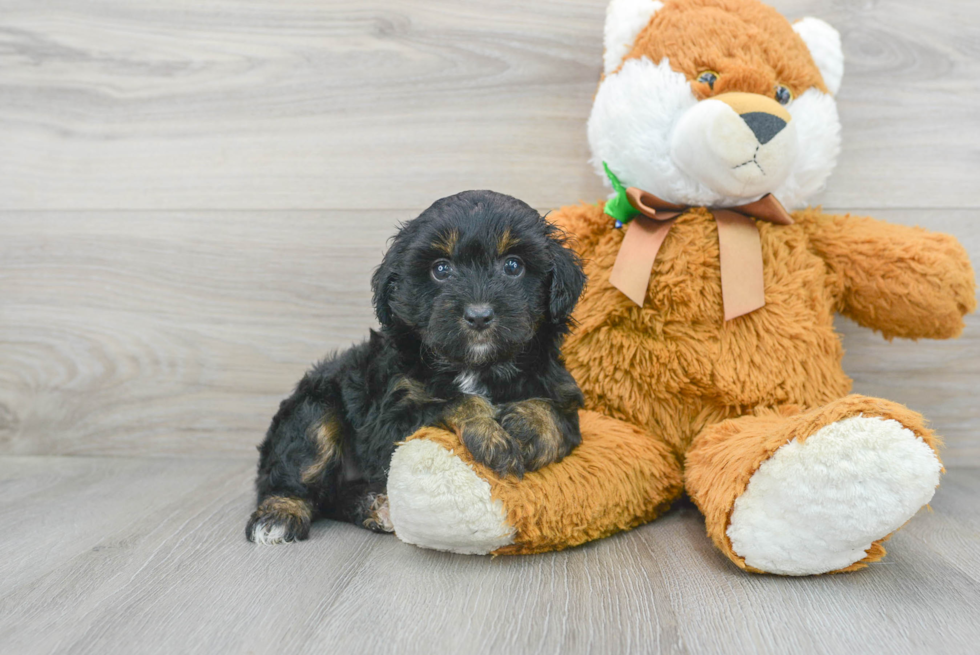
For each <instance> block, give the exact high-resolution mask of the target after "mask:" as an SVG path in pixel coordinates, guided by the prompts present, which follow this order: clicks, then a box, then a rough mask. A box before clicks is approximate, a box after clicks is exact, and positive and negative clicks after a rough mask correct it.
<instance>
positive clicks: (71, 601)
mask: <svg viewBox="0 0 980 655" xmlns="http://www.w3.org/2000/svg"><path fill="white" fill-rule="evenodd" d="M250 474H251V467H250V466H249V465H247V464H246V463H244V462H242V461H236V460H231V461H229V460H219V459H210V460H197V461H185V460H174V459H152V460H146V459H138V458H127V459H102V458H77V457H75V458H60V457H43V458H0V485H3V488H4V489H7V488H15V489H16V492H15V493H13V494H10V495H8V494H2V495H0V517H2V518H3V520H4V525H5V526H11V527H13V528H14V530H8V531H5V533H4V536H3V537H2V538H0V555H2V557H0V575H2V576H3V578H4V581H3V583H2V587H0V648H2V650H3V652H4V653H41V652H65V653H100V654H105V655H108V654H113V653H134V652H139V653H147V654H149V653H176V652H180V653H209V654H212V655H216V654H220V653H241V652H252V653H257V654H258V653H282V652H295V653H306V652H310V653H313V652H324V651H327V652H344V653H394V652H398V653H439V652H468V653H474V655H478V654H483V653H499V652H513V653H556V654H557V653H571V654H574V653H585V652H619V653H641V652H660V653H739V654H741V653H747V652H772V653H777V652H778V653H855V652H860V653H922V652H945V653H967V652H972V651H971V649H973V648H974V647H975V644H976V640H977V639H978V638H980V626H978V624H977V623H976V620H975V608H976V607H977V603H980V548H978V546H980V505H978V504H977V502H976V497H977V496H976V494H977V492H978V491H980V474H978V472H977V470H974V469H952V470H950V472H949V473H948V474H947V475H946V477H945V480H944V484H943V486H942V487H941V488H940V490H939V492H938V493H937V495H936V498H935V500H934V502H933V504H932V510H933V511H932V512H922V513H921V514H920V515H919V516H917V517H916V518H915V519H914V520H913V521H911V522H910V523H909V524H908V526H906V528H905V529H903V530H902V531H901V532H899V533H898V535H897V536H896V537H895V538H893V539H892V540H891V541H890V542H889V550H890V554H889V556H888V558H886V560H885V561H883V562H881V563H879V564H877V565H874V566H873V567H871V568H870V569H868V570H865V571H863V572H859V573H856V574H850V575H839V576H825V577H819V578H803V579H793V578H780V577H776V576H756V575H750V574H746V573H743V572H741V571H739V570H738V569H736V568H735V567H734V566H732V565H730V564H729V563H728V562H727V560H725V559H724V558H723V557H722V556H721V555H720V554H719V553H718V552H717V551H716V550H715V549H714V548H713V546H712V545H711V544H710V542H709V541H708V539H707V537H706V536H705V534H704V526H703V522H702V519H701V518H700V516H699V515H698V513H697V511H696V510H695V509H694V508H693V506H691V505H690V504H688V503H681V504H680V505H679V506H678V507H677V508H675V509H674V510H673V511H672V512H671V513H669V514H668V515H667V516H665V517H664V518H662V519H661V520H658V521H655V522H654V523H652V524H650V525H648V526H644V527H642V528H640V529H637V530H635V531H633V532H631V533H628V534H624V535H620V536H617V537H613V538H610V539H606V540H603V541H600V542H597V543H594V544H591V545H588V546H586V547H582V548H577V549H573V550H571V551H566V552H562V553H551V554H546V555H540V556H530V557H517V558H508V557H501V558H496V559H491V558H483V557H465V556H455V555H448V554H443V553H434V552H430V551H423V550H419V549H416V548H414V547H412V546H408V545H405V544H402V543H401V542H399V541H397V540H396V539H394V538H392V537H389V536H379V535H374V534H372V533H369V532H367V531H364V530H359V529H356V528H353V527H351V526H347V525H341V524H336V523H331V522H323V523H318V524H315V527H314V530H313V535H312V537H311V539H310V540H309V541H307V542H304V543H302V544H297V545H293V546H284V547H255V546H252V545H251V544H248V543H247V542H246V541H245V540H244V537H243V536H242V526H243V524H244V520H245V517H246V516H247V514H248V511H249V509H250V505H251V488H250ZM126 496H128V497H129V498H128V499H125V500H124V499H123V497H126ZM141 501H142V502H143V503H145V506H144V507H140V506H139V504H140V502H141ZM73 514H74V516H76V517H79V518H78V520H72V518H71V517H72V515H73ZM11 521H12V523H11ZM21 532H22V533H24V534H23V536H21V535H18V534H17V533H21ZM39 554H43V555H39ZM9 576H13V577H12V578H11V577H9Z"/></svg>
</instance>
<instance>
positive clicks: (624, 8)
mask: <svg viewBox="0 0 980 655" xmlns="http://www.w3.org/2000/svg"><path fill="white" fill-rule="evenodd" d="M663 6H664V3H662V2H660V1H659V0H612V1H611V2H610V3H609V6H608V7H607V8H606V27H605V30H604V36H603V45H604V46H605V48H606V52H605V53H604V54H603V55H602V62H603V73H604V74H605V75H609V74H610V73H612V72H613V71H614V70H616V69H617V68H619V65H620V64H621V63H623V58H625V57H626V55H628V54H629V53H630V50H632V49H633V42H634V41H636V37H637V35H639V33H640V32H642V31H643V28H644V27H646V26H647V25H648V24H649V23H650V19H651V18H653V15H654V14H655V13H657V10H658V9H660V8H661V7H663Z"/></svg>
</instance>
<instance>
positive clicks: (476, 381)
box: [456, 371, 489, 398]
mask: <svg viewBox="0 0 980 655" xmlns="http://www.w3.org/2000/svg"><path fill="white" fill-rule="evenodd" d="M456 386H458V387H459V390H460V391H461V392H463V393H465V394H470V395H471V396H483V397H484V398H485V397H487V396H488V395H489V392H488V391H487V388H486V386H485V385H484V384H483V382H482V381H481V380H480V374H479V372H477V371H461V372H460V374H459V375H457V376H456Z"/></svg>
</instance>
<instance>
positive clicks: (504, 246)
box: [497, 228, 521, 255]
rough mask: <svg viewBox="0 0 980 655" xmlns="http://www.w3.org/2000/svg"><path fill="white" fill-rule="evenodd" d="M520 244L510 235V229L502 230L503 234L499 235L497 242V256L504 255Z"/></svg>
mask: <svg viewBox="0 0 980 655" xmlns="http://www.w3.org/2000/svg"><path fill="white" fill-rule="evenodd" d="M520 242H521V240H520V239H518V238H517V237H515V236H513V235H512V234H511V232H510V228H507V229H506V230H504V233H503V234H501V235H500V239H498V240H497V254H498V255H502V254H504V253H505V252H507V251H508V250H509V249H511V248H513V247H514V246H516V245H517V244H518V243H520Z"/></svg>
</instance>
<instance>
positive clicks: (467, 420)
mask: <svg viewBox="0 0 980 655" xmlns="http://www.w3.org/2000/svg"><path fill="white" fill-rule="evenodd" d="M495 414H496V410H495V409H494V407H493V405H491V404H490V403H489V402H488V401H487V400H485V399H484V398H481V397H480V396H470V395H467V396H464V397H463V399H462V400H461V401H460V402H458V403H456V404H455V405H453V406H452V407H451V408H450V409H449V410H448V411H447V412H446V414H445V416H444V417H443V422H444V423H445V424H446V425H447V426H448V427H449V429H451V430H454V431H455V432H457V433H458V434H459V435H460V437H461V438H462V440H463V443H464V444H465V445H466V447H467V448H468V449H469V451H470V454H471V455H473V459H475V460H476V461H478V462H480V463H481V464H483V465H485V466H488V467H490V468H491V469H493V470H494V472H495V473H496V474H497V475H501V476H503V475H507V474H509V473H513V474H514V475H516V476H517V477H522V476H523V475H524V455H523V454H522V452H521V444H520V443H519V442H518V441H517V440H516V439H515V438H514V437H512V436H511V435H509V434H507V431H506V430H504V428H503V427H501V425H500V423H498V422H497V420H496V418H494V416H495Z"/></svg>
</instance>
